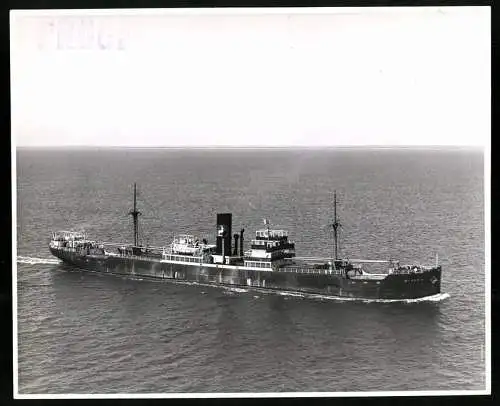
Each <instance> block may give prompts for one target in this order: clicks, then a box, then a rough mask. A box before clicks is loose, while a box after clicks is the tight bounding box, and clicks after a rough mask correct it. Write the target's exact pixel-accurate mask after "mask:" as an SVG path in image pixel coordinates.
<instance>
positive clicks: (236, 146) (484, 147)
mask: <svg viewBox="0 0 500 406" xmlns="http://www.w3.org/2000/svg"><path fill="white" fill-rule="evenodd" d="M16 149H237V150H245V149H247V150H256V149H274V150H276V149H480V150H485V149H486V146H484V145H412V144H407V145H369V144H367V145H271V146H267V145H262V146H259V145H247V146H245V145H173V146H165V145H152V146H149V145H16Z"/></svg>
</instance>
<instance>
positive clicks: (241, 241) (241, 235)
mask: <svg viewBox="0 0 500 406" xmlns="http://www.w3.org/2000/svg"><path fill="white" fill-rule="evenodd" d="M244 232H245V229H244V228H242V229H241V230H240V256H243V233H244Z"/></svg>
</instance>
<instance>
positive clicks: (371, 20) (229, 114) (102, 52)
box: [11, 7, 491, 146]
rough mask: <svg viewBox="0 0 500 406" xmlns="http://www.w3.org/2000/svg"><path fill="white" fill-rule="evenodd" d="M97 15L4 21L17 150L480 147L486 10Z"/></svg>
mask: <svg viewBox="0 0 500 406" xmlns="http://www.w3.org/2000/svg"><path fill="white" fill-rule="evenodd" d="M66 13H68V12H66ZM99 13H100V15H98V14H96V13H90V12H85V11H78V12H71V13H70V14H69V15H62V14H57V13H56V12H55V11H53V10H50V11H46V12H45V14H44V15H39V16H36V15H35V14H34V13H33V12H13V13H11V34H12V36H11V69H12V73H11V74H12V77H11V97H12V131H13V136H14V137H15V142H16V144H17V145H18V146H34V145H40V146H48V145H51V146H52V145H57V146H62V145H114V146H118V145H123V146H200V145H211V146H216V145H225V146H227V145H232V146H244V145H254V146H257V145H258V146H286V145H308V146H317V145H331V146H335V145H366V144H368V145H484V144H485V143H486V142H487V140H488V139H489V137H490V117H491V113H490V111H491V98H490V97H491V96H490V93H491V91H490V89H491V75H490V65H491V64H490V52H491V35H490V10H489V8H484V7H483V8H464V7H462V8H441V9H437V8H432V9H425V8H409V9H377V10H373V9H358V10H352V9H335V10H329V11H327V12H325V11H323V12H320V11H318V10H314V9H309V11H308V14H304V13H303V12H302V13H301V14H300V13H297V12H295V11H293V10H289V12H288V13H287V12H286V11H283V10H281V11H276V10H274V11H272V12H270V11H269V10H268V11H267V14H262V12H260V13H259V12H257V11H255V10H254V11H251V12H250V11H248V10H247V12H246V14H244V13H242V11H241V10H239V11H237V12H230V11H226V15H224V12H223V11H220V10H219V11H214V10H211V11H205V12H203V11H201V10H194V11H193V10H191V11H189V12H184V14H183V13H182V12H181V11H179V10H175V11H170V12H169V13H167V12H163V14H158V15H156V16H155V14H154V13H155V12H154V11H145V10H142V11H141V12H140V13H139V14H137V13H136V14H135V15H134V13H133V12H131V11H127V12H120V11H119V10H114V11H113V12H112V13H113V14H111V13H107V14H106V13H104V12H102V11H100V12H99ZM103 13H104V14H106V15H103ZM148 14H149V15H148Z"/></svg>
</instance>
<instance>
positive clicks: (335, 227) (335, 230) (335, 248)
mask: <svg viewBox="0 0 500 406" xmlns="http://www.w3.org/2000/svg"><path fill="white" fill-rule="evenodd" d="M331 226H332V228H333V260H334V263H335V261H336V260H338V259H339V258H338V228H339V227H340V223H339V221H338V219H337V191H336V190H335V191H334V193H333V223H332V224H331Z"/></svg>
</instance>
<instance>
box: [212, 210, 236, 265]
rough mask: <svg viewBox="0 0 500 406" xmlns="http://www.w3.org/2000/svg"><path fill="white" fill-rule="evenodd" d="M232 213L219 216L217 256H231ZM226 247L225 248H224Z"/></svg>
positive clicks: (219, 214)
mask: <svg viewBox="0 0 500 406" xmlns="http://www.w3.org/2000/svg"><path fill="white" fill-rule="evenodd" d="M231 223H232V215H231V213H218V214H217V245H216V248H215V253H216V254H217V255H231V245H232V244H231V235H232V234H231ZM223 247H224V248H223Z"/></svg>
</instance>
